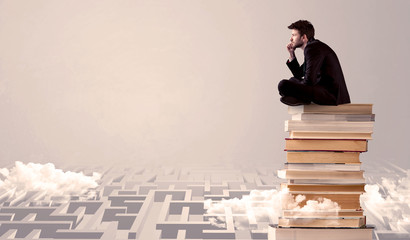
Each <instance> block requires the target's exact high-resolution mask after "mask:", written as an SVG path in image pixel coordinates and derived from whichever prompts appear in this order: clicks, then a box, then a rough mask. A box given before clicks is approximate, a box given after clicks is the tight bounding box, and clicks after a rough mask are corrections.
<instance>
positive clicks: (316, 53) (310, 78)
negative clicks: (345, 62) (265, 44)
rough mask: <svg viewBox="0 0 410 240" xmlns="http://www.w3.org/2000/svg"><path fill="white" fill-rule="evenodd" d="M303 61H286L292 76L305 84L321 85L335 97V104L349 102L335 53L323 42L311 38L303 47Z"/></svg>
mask: <svg viewBox="0 0 410 240" xmlns="http://www.w3.org/2000/svg"><path fill="white" fill-rule="evenodd" d="M304 54H305V62H304V63H303V64H302V66H300V65H299V63H298V61H297V59H296V58H295V59H293V60H292V61H291V62H289V61H288V62H287V63H286V64H287V65H288V67H289V69H290V70H291V72H292V74H293V76H294V77H295V78H297V79H299V80H301V82H302V83H303V84H305V85H309V86H321V87H324V88H325V89H326V90H327V91H329V92H330V93H331V94H332V95H334V96H335V97H336V103H337V104H344V103H350V97H349V92H348V91H347V87H346V83H345V79H344V76H343V72H342V67H341V66H340V63H339V59H338V58H337V56H336V53H335V52H334V51H333V50H332V49H331V48H330V47H329V46H328V45H326V44H325V43H323V42H321V41H319V40H316V39H314V40H311V41H309V42H308V43H307V45H306V47H305V51H304Z"/></svg>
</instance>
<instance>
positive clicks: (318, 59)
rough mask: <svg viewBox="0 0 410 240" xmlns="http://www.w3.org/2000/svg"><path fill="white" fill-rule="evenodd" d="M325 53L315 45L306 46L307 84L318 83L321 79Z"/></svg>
mask: <svg viewBox="0 0 410 240" xmlns="http://www.w3.org/2000/svg"><path fill="white" fill-rule="evenodd" d="M324 58H325V55H324V54H322V53H321V51H320V50H319V49H317V48H314V47H310V46H308V47H306V48H305V63H304V64H306V72H305V79H304V81H305V83H306V85H310V86H313V85H316V84H317V83H318V81H319V78H320V76H318V75H319V73H320V71H319V70H320V68H321V66H322V63H323V60H324Z"/></svg>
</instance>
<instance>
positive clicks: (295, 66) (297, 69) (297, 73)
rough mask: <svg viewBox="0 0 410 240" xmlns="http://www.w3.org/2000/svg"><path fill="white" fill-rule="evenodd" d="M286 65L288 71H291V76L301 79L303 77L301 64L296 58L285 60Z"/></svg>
mask: <svg viewBox="0 0 410 240" xmlns="http://www.w3.org/2000/svg"><path fill="white" fill-rule="evenodd" d="M286 65H287V66H288V67H289V69H290V71H291V72H292V74H293V76H294V77H295V78H297V79H299V80H302V78H303V74H304V73H303V65H302V66H300V65H299V62H298V60H297V59H296V58H294V59H293V60H292V61H289V60H288V61H287V62H286Z"/></svg>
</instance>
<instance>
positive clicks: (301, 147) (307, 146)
mask: <svg viewBox="0 0 410 240" xmlns="http://www.w3.org/2000/svg"><path fill="white" fill-rule="evenodd" d="M285 150H286V151H288V150H292V151H341V152H366V151H367V140H363V139H296V138H286V149H285Z"/></svg>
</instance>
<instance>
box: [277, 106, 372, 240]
mask: <svg viewBox="0 0 410 240" xmlns="http://www.w3.org/2000/svg"><path fill="white" fill-rule="evenodd" d="M288 112H289V114H291V115H292V119H291V120H288V121H286V122H285V131H287V132H289V138H286V147H285V151H286V155H287V162H286V163H285V168H284V169H282V170H279V171H278V176H279V177H280V178H283V179H286V183H282V184H281V188H282V189H288V191H289V194H290V195H291V196H292V197H294V198H296V197H297V196H298V195H302V196H304V200H303V201H299V202H298V205H299V207H295V206H292V207H289V206H286V205H284V206H283V207H282V210H283V212H282V217H280V218H279V221H278V227H279V228H278V229H280V228H303V229H306V228H312V229H313V228H316V229H318V228H322V229H329V228H330V229H334V230H333V231H335V229H336V230H337V229H339V230H338V231H341V229H346V228H348V229H361V230H363V229H364V230H368V231H367V232H366V233H365V234H364V235H366V236H369V237H370V239H371V229H367V228H366V217H365V216H364V214H363V210H362V208H361V207H360V195H361V194H362V193H364V191H365V190H364V187H365V180H364V176H363V170H362V169H361V162H360V154H361V153H363V152H366V151H367V144H368V140H370V139H372V133H373V126H374V120H375V115H374V114H373V113H372V104H343V105H338V106H323V105H315V104H311V105H302V106H297V107H289V110H288ZM325 199H328V200H327V201H329V200H331V201H332V202H335V203H337V205H338V206H337V207H335V208H334V209H329V208H325V209H323V208H322V209H320V208H311V209H308V210H307V209H303V206H304V205H306V203H307V201H309V200H314V201H318V202H319V203H321V202H323V201H324V200H325ZM304 231H306V230H304ZM343 232H346V231H343ZM348 232H350V233H352V234H353V235H352V236H354V235H355V233H354V231H348ZM356 232H357V231H356ZM282 233H283V230H282ZM277 234H278V231H277ZM356 234H357V233H356ZM360 234H363V231H360ZM325 235H326V234H325ZM305 236H306V235H305ZM344 237H347V236H346V234H344ZM278 239H280V238H278ZM346 239H349V238H346ZM352 239H354V238H352ZM363 239H367V238H363Z"/></svg>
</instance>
